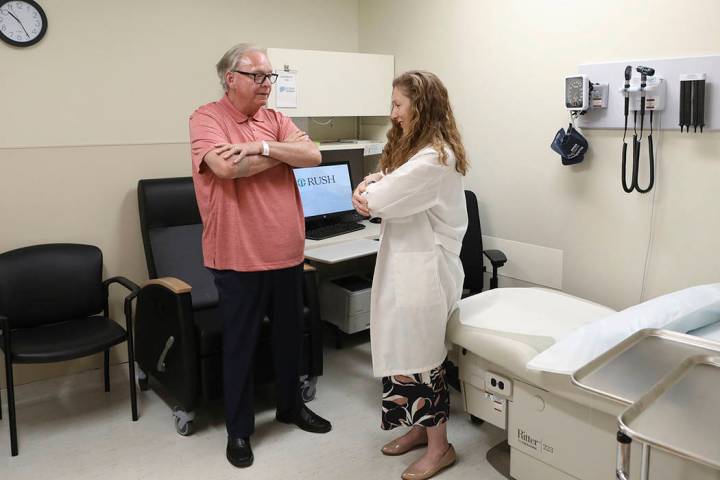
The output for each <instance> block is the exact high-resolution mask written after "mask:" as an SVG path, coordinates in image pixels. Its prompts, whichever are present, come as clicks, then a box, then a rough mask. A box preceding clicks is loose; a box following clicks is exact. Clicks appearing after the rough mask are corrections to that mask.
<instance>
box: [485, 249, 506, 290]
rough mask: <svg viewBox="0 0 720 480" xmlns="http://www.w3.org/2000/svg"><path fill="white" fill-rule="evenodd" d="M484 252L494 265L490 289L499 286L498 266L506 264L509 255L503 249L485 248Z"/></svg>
mask: <svg viewBox="0 0 720 480" xmlns="http://www.w3.org/2000/svg"><path fill="white" fill-rule="evenodd" d="M483 253H484V254H485V256H486V257H487V258H488V260H490V264H491V265H492V269H493V271H492V277H490V289H491V290H492V289H493V288H497V287H498V275H497V271H498V268H500V267H502V266H503V265H505V262H507V257H506V256H505V254H504V253H503V252H502V251H501V250H483Z"/></svg>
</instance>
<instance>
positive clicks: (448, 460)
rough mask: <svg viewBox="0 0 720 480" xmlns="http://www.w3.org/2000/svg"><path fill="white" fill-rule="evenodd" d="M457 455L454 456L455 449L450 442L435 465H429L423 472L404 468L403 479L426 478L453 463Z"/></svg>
mask: <svg viewBox="0 0 720 480" xmlns="http://www.w3.org/2000/svg"><path fill="white" fill-rule="evenodd" d="M456 459H457V457H456V456H455V449H454V448H453V446H452V443H451V444H450V445H449V446H448V449H447V450H446V451H445V453H443V456H442V457H440V461H439V462H438V464H437V465H435V466H433V467H430V468H429V469H428V470H425V471H424V472H418V471H415V470H412V469H411V468H410V467H408V468H407V469H405V471H404V472H403V474H402V479H403V480H427V479H428V478H431V477H434V476H435V475H436V474H437V473H438V472H439V471H440V470H443V469H444V468H447V467H449V466H450V465H452V464H453V463H455V460H456Z"/></svg>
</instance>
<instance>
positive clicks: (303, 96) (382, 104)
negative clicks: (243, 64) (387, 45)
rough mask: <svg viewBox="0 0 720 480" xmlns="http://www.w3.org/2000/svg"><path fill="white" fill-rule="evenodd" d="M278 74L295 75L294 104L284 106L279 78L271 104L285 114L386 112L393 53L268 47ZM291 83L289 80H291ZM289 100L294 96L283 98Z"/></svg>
mask: <svg viewBox="0 0 720 480" xmlns="http://www.w3.org/2000/svg"><path fill="white" fill-rule="evenodd" d="M268 57H269V58H270V61H271V62H272V64H273V68H274V69H275V71H276V72H278V73H283V72H289V73H292V74H294V87H295V88H296V101H295V102H294V103H295V105H296V106H295V107H284V106H283V105H284V104H285V105H287V103H283V100H282V98H281V97H279V95H280V96H282V95H283V93H284V92H282V91H280V90H281V88H282V87H283V83H282V81H283V78H280V79H279V80H278V83H277V84H276V85H275V87H274V88H273V91H272V93H271V95H270V100H269V106H270V108H274V109H276V110H278V111H280V112H282V113H284V114H285V115H287V116H289V117H373V116H387V115H389V114H390V95H391V93H392V80H393V77H394V74H395V59H394V57H393V56H392V55H377V54H369V53H353V52H327V51H319V50H292V49H283V48H269V49H268ZM291 82H292V81H291ZM286 98H289V99H290V102H291V103H292V102H293V101H292V95H291V96H290V97H286Z"/></svg>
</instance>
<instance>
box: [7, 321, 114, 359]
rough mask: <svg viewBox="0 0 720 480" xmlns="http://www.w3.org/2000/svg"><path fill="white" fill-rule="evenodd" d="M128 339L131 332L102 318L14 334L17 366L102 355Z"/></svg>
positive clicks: (58, 324)
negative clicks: (128, 333) (95, 354)
mask: <svg viewBox="0 0 720 480" xmlns="http://www.w3.org/2000/svg"><path fill="white" fill-rule="evenodd" d="M126 338H127V332H126V331H125V330H124V329H123V328H122V327H121V326H120V325H118V324H117V323H115V322H114V321H112V320H110V319H108V318H106V317H102V316H93V317H86V318H81V319H74V320H71V321H68V322H59V323H52V324H49V325H44V326H41V327H35V328H28V329H22V330H13V331H12V356H13V362H14V363H46V362H60V361H63V360H70V359H73V358H79V357H84V356H86V355H92V354H94V353H98V352H102V351H103V350H106V349H108V348H110V347H112V346H113V345H117V344H118V343H120V342H124V341H125V339H126ZM0 344H2V335H0Z"/></svg>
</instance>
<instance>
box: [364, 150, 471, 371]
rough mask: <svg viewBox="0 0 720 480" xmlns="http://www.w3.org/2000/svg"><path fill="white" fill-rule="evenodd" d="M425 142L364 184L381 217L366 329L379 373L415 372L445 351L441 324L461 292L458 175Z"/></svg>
mask: <svg viewBox="0 0 720 480" xmlns="http://www.w3.org/2000/svg"><path fill="white" fill-rule="evenodd" d="M446 151H447V152H448V165H442V164H441V163H440V160H439V155H438V153H437V152H436V151H435V150H434V149H432V148H431V147H426V148H424V149H422V150H420V151H419V152H418V153H417V154H416V155H414V156H413V157H412V158H410V160H408V161H407V162H406V163H405V164H404V165H402V166H401V167H400V168H398V169H396V170H395V171H393V172H391V173H389V174H387V175H385V176H384V177H382V179H381V180H379V181H378V182H376V183H372V184H370V185H368V187H367V193H366V198H367V201H368V208H369V210H370V213H371V214H372V216H375V217H380V218H382V224H381V238H380V249H379V251H378V255H377V262H376V264H375V276H374V278H373V286H372V294H371V303H370V337H371V346H372V359H373V373H374V375H375V376H377V377H382V376H389V375H401V374H411V373H419V372H424V371H428V370H431V369H433V368H435V367H437V366H439V365H440V364H441V363H442V362H443V360H445V357H446V355H447V349H446V347H445V327H446V324H447V319H448V316H449V314H450V313H451V312H452V310H453V309H454V308H455V305H456V303H457V302H458V301H459V300H460V296H461V294H462V284H463V279H464V273H463V269H462V264H461V263H460V248H461V246H462V239H463V236H464V235H465V230H466V229H467V209H466V206H465V194H464V192H463V184H462V175H461V174H460V173H458V172H457V170H455V156H454V154H453V152H452V151H451V150H450V149H449V148H446Z"/></svg>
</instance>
